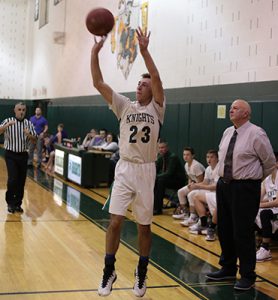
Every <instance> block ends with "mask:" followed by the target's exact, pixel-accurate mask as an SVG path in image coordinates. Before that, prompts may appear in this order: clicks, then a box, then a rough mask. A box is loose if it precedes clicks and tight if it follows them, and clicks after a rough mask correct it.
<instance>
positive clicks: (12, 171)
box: [5, 150, 28, 207]
mask: <svg viewBox="0 0 278 300" xmlns="http://www.w3.org/2000/svg"><path fill="white" fill-rule="evenodd" d="M5 161H6V166H7V171H8V182H7V192H6V201H7V204H8V206H11V207H17V206H21V204H22V199H23V195H24V186H25V180H26V174H27V161H28V153H27V152H20V153H16V152H12V151H8V150H6V151H5Z"/></svg>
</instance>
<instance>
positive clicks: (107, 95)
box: [91, 37, 113, 104]
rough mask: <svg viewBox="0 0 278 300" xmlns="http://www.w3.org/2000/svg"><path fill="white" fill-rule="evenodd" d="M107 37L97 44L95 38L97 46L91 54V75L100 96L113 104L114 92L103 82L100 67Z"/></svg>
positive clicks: (95, 45)
mask: <svg viewBox="0 0 278 300" xmlns="http://www.w3.org/2000/svg"><path fill="white" fill-rule="evenodd" d="M105 39H106V37H102V39H101V40H100V41H99V42H97V40H96V37H95V44H94V46H93V48H92V53H91V73H92V78H93V84H94V87H95V88H96V89H97V90H98V91H99V92H100V94H101V95H102V96H103V97H104V99H105V100H106V101H107V102H108V103H109V104H112V94H113V90H112V89H111V87H110V86H109V85H108V84H106V83H105V82H104V81H103V77H102V73H101V70H100V66H99V57H98V54H99V51H100V50H101V48H102V47H103V44H104V42H105Z"/></svg>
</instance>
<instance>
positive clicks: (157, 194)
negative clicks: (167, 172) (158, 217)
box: [154, 177, 184, 212]
mask: <svg viewBox="0 0 278 300" xmlns="http://www.w3.org/2000/svg"><path fill="white" fill-rule="evenodd" d="M183 186H184V180H180V181H179V180H177V179H172V178H167V179H166V178H159V177H157V178H156V180H155V186H154V210H155V211H158V212H161V211H162V208H163V198H164V196H165V190H166V189H174V190H178V189H180V188H181V187H183Z"/></svg>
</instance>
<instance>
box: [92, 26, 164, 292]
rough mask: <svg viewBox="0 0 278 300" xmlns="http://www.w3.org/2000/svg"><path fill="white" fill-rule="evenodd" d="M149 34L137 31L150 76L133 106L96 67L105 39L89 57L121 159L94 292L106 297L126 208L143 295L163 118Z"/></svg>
mask: <svg viewBox="0 0 278 300" xmlns="http://www.w3.org/2000/svg"><path fill="white" fill-rule="evenodd" d="M149 36H150V34H148V35H147V32H146V31H145V32H142V30H141V28H138V30H137V37H138V42H139V48H140V53H141V55H142V57H143V60H144V62H145V65H146V68H147V70H148V72H149V74H143V76H142V78H141V80H140V81H139V83H138V86H137V90H136V100H137V101H135V102H131V101H130V100H129V99H128V98H126V97H125V96H123V95H120V94H118V93H116V92H115V91H113V90H112V88H111V87H110V86H108V85H107V84H106V83H105V82H104V81H103V77H102V73H101V70H100V66H99V57H98V54H99V51H100V50H101V48H102V46H103V44H104V41H105V38H103V39H102V40H100V41H99V42H97V41H96V39H95V45H94V46H93V49H92V54H91V72H92V78H93V84H94V86H95V88H96V89H97V90H98V91H99V92H100V94H101V95H102V96H103V97H104V98H105V100H106V101H107V102H108V104H109V105H111V108H112V110H113V112H114V113H115V115H116V116H117V118H118V120H119V121H120V143H119V147H120V160H119V161H118V163H117V166H116V170H115V182H114V186H113V190H112V192H111V199H110V204H109V212H110V214H111V217H110V224H109V226H108V229H107V233H106V256H105V267H104V270H103V278H102V281H101V283H100V286H99V289H98V293H99V295H100V296H107V295H109V294H110V292H111V290H112V284H113V283H114V282H115V280H116V278H117V276H116V273H115V266H114V264H115V261H116V259H115V254H116V252H117V250H118V247H119V242H120V231H121V227H122V223H123V221H124V218H125V214H126V211H127V208H128V206H129V204H132V211H133V214H134V216H135V219H136V221H137V223H138V240H139V255H140V258H139V263H138V266H137V268H136V270H135V284H134V287H133V292H134V294H135V295H136V296H137V297H142V296H143V295H144V294H145V292H146V283H145V279H146V273H147V265H148V261H149V253H150V248H151V228H150V225H151V222H152V215H153V189H154V183H155V177H156V171H155V161H156V158H157V141H158V137H159V130H160V126H161V124H162V122H163V119H164V112H165V101H164V92H163V88H162V82H161V80H160V76H159V73H158V70H157V68H156V66H155V64H154V61H153V59H152V57H151V55H150V53H149V51H148V44H149Z"/></svg>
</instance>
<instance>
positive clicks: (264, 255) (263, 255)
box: [256, 247, 272, 262]
mask: <svg viewBox="0 0 278 300" xmlns="http://www.w3.org/2000/svg"><path fill="white" fill-rule="evenodd" d="M256 259H257V262H264V261H267V260H271V259H272V255H271V252H270V250H266V249H265V248H264V247H260V249H259V250H258V251H257V253H256Z"/></svg>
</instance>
